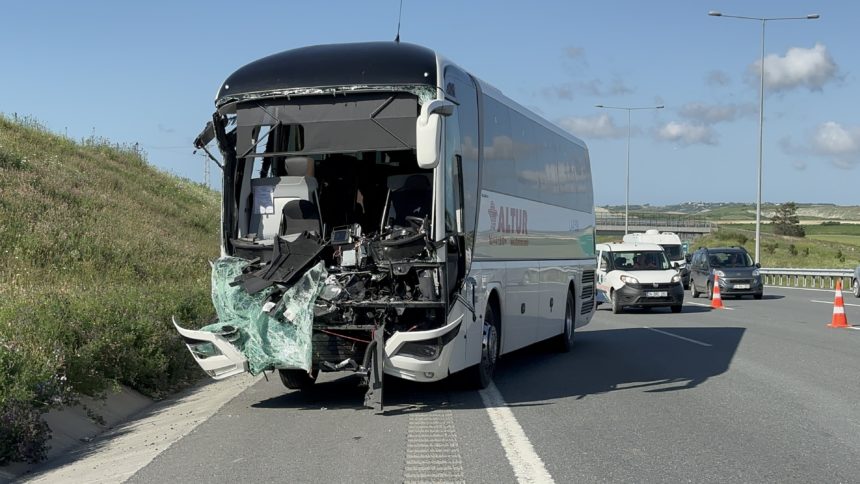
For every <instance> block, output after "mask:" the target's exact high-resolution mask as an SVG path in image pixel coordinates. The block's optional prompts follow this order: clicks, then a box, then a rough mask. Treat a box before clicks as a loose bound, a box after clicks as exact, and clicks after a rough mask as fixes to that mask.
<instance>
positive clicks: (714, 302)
mask: <svg viewBox="0 0 860 484" xmlns="http://www.w3.org/2000/svg"><path fill="white" fill-rule="evenodd" d="M711 309H723V298H722V297H721V296H720V276H718V275H716V274H714V291H713V294H712V295H711Z"/></svg>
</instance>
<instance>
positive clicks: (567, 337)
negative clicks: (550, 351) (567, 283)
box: [556, 291, 576, 353]
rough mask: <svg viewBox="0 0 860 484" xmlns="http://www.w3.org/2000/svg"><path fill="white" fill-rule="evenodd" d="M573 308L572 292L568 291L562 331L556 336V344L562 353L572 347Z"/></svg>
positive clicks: (574, 304) (574, 308)
mask: <svg viewBox="0 0 860 484" xmlns="http://www.w3.org/2000/svg"><path fill="white" fill-rule="evenodd" d="M575 310H576V301H575V300H574V299H573V294H571V293H570V291H568V293H567V304H566V305H565V308H564V331H563V332H562V333H561V334H560V335H558V336H557V337H556V338H557V339H556V345H557V346H558V350H559V351H561V352H562V353H567V352H569V351H570V349H571V348H572V347H573V330H574V325H575V321H574V317H573V313H574V311H575Z"/></svg>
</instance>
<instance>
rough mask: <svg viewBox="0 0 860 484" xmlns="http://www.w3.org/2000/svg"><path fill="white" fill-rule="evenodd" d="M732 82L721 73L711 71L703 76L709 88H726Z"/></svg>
mask: <svg viewBox="0 0 860 484" xmlns="http://www.w3.org/2000/svg"><path fill="white" fill-rule="evenodd" d="M731 82H732V80H731V78H730V77H729V75H728V74H726V73H725V72H723V71H719V70H713V71H711V72H709V73H708V74H707V75H706V76H705V83H706V84H708V85H709V86H728V85H729V84H731Z"/></svg>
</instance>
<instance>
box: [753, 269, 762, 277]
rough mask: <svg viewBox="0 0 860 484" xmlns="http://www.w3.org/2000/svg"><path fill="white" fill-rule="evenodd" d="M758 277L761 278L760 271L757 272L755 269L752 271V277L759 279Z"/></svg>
mask: <svg viewBox="0 0 860 484" xmlns="http://www.w3.org/2000/svg"><path fill="white" fill-rule="evenodd" d="M759 276H761V271H760V270H758V269H755V270H754V271H753V277H759Z"/></svg>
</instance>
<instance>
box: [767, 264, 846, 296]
mask: <svg viewBox="0 0 860 484" xmlns="http://www.w3.org/2000/svg"><path fill="white" fill-rule="evenodd" d="M760 271H761V275H762V278H763V279H764V283H765V285H771V286H789V287H817V288H820V289H833V288H835V287H836V280H837V279H841V280H842V288H843V289H846V290H847V289H848V288H850V287H851V279H852V278H853V277H854V270H853V269H794V268H790V267H785V268H782V267H779V268H766V269H760Z"/></svg>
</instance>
